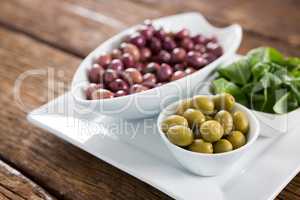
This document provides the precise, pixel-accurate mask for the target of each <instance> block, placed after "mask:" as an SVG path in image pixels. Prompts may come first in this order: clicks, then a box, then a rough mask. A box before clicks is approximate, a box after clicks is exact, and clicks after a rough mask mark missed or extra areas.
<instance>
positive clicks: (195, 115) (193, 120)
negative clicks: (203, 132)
mask: <svg viewBox="0 0 300 200" xmlns="http://www.w3.org/2000/svg"><path fill="white" fill-rule="evenodd" d="M183 117H185V118H186V119H187V121H188V123H189V126H190V128H194V127H200V125H201V124H202V123H203V122H205V116H204V115H203V113H202V112H201V111H200V110H196V109H192V108H189V109H187V110H186V111H185V112H184V113H183Z"/></svg>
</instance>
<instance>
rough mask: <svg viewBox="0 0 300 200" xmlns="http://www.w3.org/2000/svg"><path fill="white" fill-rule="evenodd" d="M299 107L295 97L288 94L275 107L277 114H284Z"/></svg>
mask: <svg viewBox="0 0 300 200" xmlns="http://www.w3.org/2000/svg"><path fill="white" fill-rule="evenodd" d="M298 106H299V104H298V101H297V99H296V98H295V96H294V95H293V94H292V93H291V92H288V93H286V94H285V95H283V96H282V97H281V98H280V99H279V100H278V101H277V102H276V103H275V105H274V106H273V110H274V111H275V113H278V114H283V113H287V112H290V111H292V110H295V109H296V108H297V107H298Z"/></svg>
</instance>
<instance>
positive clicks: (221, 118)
mask: <svg viewBox="0 0 300 200" xmlns="http://www.w3.org/2000/svg"><path fill="white" fill-rule="evenodd" d="M215 120H216V121H218V122H219V123H220V124H221V125H222V126H223V129H224V135H228V134H230V133H231V131H232V129H233V119H232V116H231V114H230V113H229V112H228V111H226V110H220V111H219V112H218V113H217V114H216V115H215Z"/></svg>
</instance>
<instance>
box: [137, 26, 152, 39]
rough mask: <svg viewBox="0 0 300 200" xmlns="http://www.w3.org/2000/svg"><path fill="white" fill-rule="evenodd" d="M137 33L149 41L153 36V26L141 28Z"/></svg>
mask: <svg viewBox="0 0 300 200" xmlns="http://www.w3.org/2000/svg"><path fill="white" fill-rule="evenodd" d="M139 32H140V34H141V35H142V36H143V37H144V38H145V39H150V38H151V37H152V36H153V34H154V28H153V26H147V25H146V26H142V27H141V28H140V29H139Z"/></svg>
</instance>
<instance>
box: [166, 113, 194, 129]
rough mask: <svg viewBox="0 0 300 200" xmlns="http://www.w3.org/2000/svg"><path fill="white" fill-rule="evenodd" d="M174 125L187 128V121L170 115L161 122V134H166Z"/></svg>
mask: <svg viewBox="0 0 300 200" xmlns="http://www.w3.org/2000/svg"><path fill="white" fill-rule="evenodd" d="M176 125H182V126H186V127H188V126H189V124H188V121H187V120H186V119H185V118H184V117H182V116H180V115H170V116H168V117H167V118H166V119H165V120H164V121H163V122H162V125H161V128H162V130H163V132H165V133H166V132H167V131H168V129H169V128H170V127H172V126H176Z"/></svg>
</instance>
